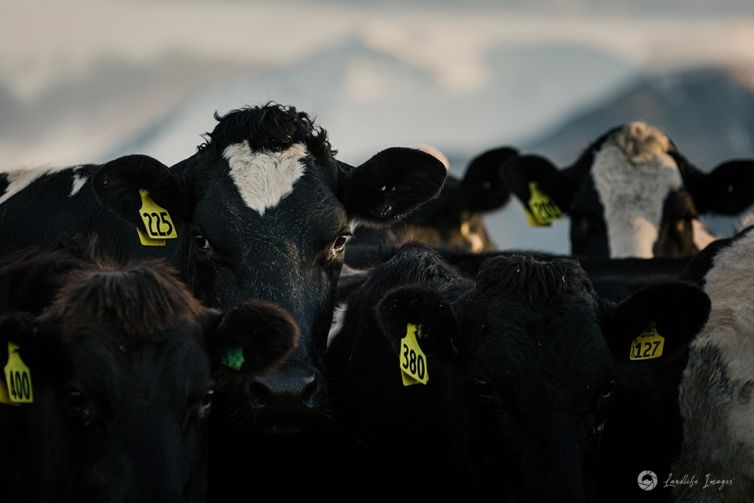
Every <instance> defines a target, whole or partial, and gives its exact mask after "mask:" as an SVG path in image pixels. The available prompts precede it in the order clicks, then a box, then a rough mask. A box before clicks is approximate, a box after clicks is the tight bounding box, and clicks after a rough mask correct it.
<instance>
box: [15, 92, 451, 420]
mask: <svg viewBox="0 0 754 503" xmlns="http://www.w3.org/2000/svg"><path fill="white" fill-rule="evenodd" d="M215 118H216V119H217V124H216V126H215V127H214V129H213V130H212V131H211V132H210V133H208V134H207V135H206V141H205V142H204V143H203V144H202V145H201V146H200V147H199V149H198V151H197V152H196V153H195V154H194V155H191V156H190V157H188V158H187V159H184V160H183V161H181V162H179V163H178V164H176V165H175V166H173V167H172V168H168V167H167V166H165V165H164V164H162V163H161V162H159V161H157V160H156V159H153V158H151V157H148V156H145V155H130V156H125V157H121V158H118V159H115V160H113V161H110V162H107V163H105V164H104V165H100V166H97V165H83V166H76V167H73V168H67V169H57V170H56V169H51V168H43V169H36V170H31V171H28V170H26V171H23V170H21V171H13V172H9V173H5V174H3V175H0V194H1V195H0V234H2V236H3V239H2V240H0V257H2V256H5V255H7V254H9V253H12V252H14V251H16V250H19V249H23V248H25V247H28V246H35V245H44V244H51V243H55V242H58V241H61V240H67V239H77V240H80V241H81V240H88V239H91V238H96V239H97V246H98V247H99V249H100V250H101V251H102V252H103V253H105V254H107V255H108V256H112V257H114V258H115V259H124V258H135V257H147V258H148V257H162V258H165V259H167V260H168V261H169V262H170V263H171V264H172V265H173V266H174V267H176V268H177V269H178V270H179V271H180V273H181V277H182V278H183V279H184V280H185V281H186V283H187V284H188V285H189V287H190V288H191V290H192V291H193V292H194V294H195V295H196V296H197V298H198V299H199V300H201V301H202V302H203V303H204V304H205V305H207V306H209V307H223V308H229V307H232V306H233V305H235V304H237V303H239V302H242V301H244V300H246V299H249V298H256V299H262V300H266V301H269V302H272V303H275V304H278V305H279V306H281V307H282V308H283V309H284V310H286V311H287V312H289V313H290V314H291V316H292V317H293V319H294V320H295V322H296V323H297V325H298V326H299V329H300V332H301V343H300V344H299V345H298V347H297V349H296V350H295V351H294V352H293V353H292V355H291V357H290V358H289V360H288V361H287V362H286V363H285V364H284V365H283V366H281V367H280V368H279V369H278V370H277V371H276V372H275V373H274V374H273V375H272V376H264V377H263V378H261V379H257V377H256V376H253V375H250V376H248V379H249V383H247V384H248V385H245V386H239V387H238V388H237V390H238V391H239V392H241V393H243V397H240V398H239V399H240V400H242V401H243V402H244V403H245V404H247V405H249V406H250V410H251V411H252V412H253V414H251V416H250V417H253V419H254V421H252V423H255V424H257V425H259V427H260V429H264V430H266V431H269V430H271V429H276V428H275V427H276V426H277V425H279V424H280V423H281V422H285V423H286V426H287V427H288V428H287V431H292V430H294V429H295V428H299V429H305V428H307V427H308V426H309V425H311V424H312V423H317V422H318V421H319V418H321V417H322V416H323V414H326V404H327V399H326V386H325V382H324V379H323V377H322V375H321V372H320V367H321V360H322V353H323V352H324V349H325V344H326V337H327V332H328V328H329V325H330V317H331V315H332V308H333V296H334V294H335V289H336V281H337V277H338V273H339V271H340V268H341V264H342V263H343V256H344V251H345V248H346V243H347V241H348V238H349V236H350V235H351V233H352V229H353V227H354V226H355V225H357V224H369V225H377V226H379V225H387V224H391V223H394V222H396V221H397V220H398V219H400V218H401V217H402V216H404V215H405V214H407V213H409V212H411V211H412V210H414V209H415V208H417V207H418V206H420V205H421V204H422V203H423V202H425V201H426V200H428V199H430V198H432V197H434V196H435V195H437V193H438V192H439V191H440V189H441V187H442V185H443V183H444V180H445V178H446V175H447V170H446V168H445V166H444V165H443V164H442V163H441V162H440V161H438V160H437V159H435V158H434V157H433V156H431V155H429V154H427V153H424V152H421V151H418V150H414V149H406V148H388V149H386V150H383V151H381V152H379V153H377V154H375V155H374V156H373V157H371V158H370V159H368V160H367V161H365V162H364V163H363V164H361V165H359V166H351V165H348V164H346V163H343V162H340V161H338V160H336V158H335V154H336V151H335V150H333V149H332V147H331V145H330V142H329V140H328V136H327V132H326V131H325V130H324V129H322V128H320V127H318V126H315V124H314V122H313V120H312V119H310V118H309V116H308V115H307V114H306V113H304V112H300V111H298V110H296V108H295V107H289V106H282V105H279V104H274V103H269V104H266V105H263V106H255V107H247V108H241V109H237V110H233V111H230V112H228V113H227V114H225V115H222V116H220V115H217V114H216V115H215ZM290 423H293V424H290ZM247 426H249V425H248V424H247ZM277 431H281V429H277Z"/></svg>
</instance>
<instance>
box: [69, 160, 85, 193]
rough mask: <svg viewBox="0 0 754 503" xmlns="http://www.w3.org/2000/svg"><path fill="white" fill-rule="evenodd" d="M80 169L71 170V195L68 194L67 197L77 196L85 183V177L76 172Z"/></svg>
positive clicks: (77, 167)
mask: <svg viewBox="0 0 754 503" xmlns="http://www.w3.org/2000/svg"><path fill="white" fill-rule="evenodd" d="M80 167H81V166H76V167H75V168H73V182H72V183H71V193H70V194H68V197H73V196H75V195H76V194H78V193H79V191H80V190H81V187H83V186H84V184H85V183H86V181H87V177H86V176H81V175H79V174H78V173H77V172H76V171H78V169H79V168H80Z"/></svg>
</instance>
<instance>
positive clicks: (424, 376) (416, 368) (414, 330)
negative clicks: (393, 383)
mask: <svg viewBox="0 0 754 503" xmlns="http://www.w3.org/2000/svg"><path fill="white" fill-rule="evenodd" d="M417 336H418V337H419V338H420V339H421V338H423V337H426V334H424V333H422V330H421V325H414V324H413V323H409V324H407V325H406V336H405V337H404V338H403V339H401V351H400V354H399V355H398V361H399V364H400V367H401V380H402V381H403V385H404V386H411V385H413V384H419V383H421V384H427V383H428V382H429V370H428V369H427V356H426V355H425V354H424V351H422V350H421V348H420V347H419V341H417V340H416V337H417Z"/></svg>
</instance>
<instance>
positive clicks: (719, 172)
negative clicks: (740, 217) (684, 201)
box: [689, 160, 754, 215]
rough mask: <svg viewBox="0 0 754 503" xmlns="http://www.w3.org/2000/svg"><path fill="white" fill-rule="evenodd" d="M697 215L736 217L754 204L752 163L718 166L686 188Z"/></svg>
mask: <svg viewBox="0 0 754 503" xmlns="http://www.w3.org/2000/svg"><path fill="white" fill-rule="evenodd" d="M689 192H691V195H692V196H693V197H694V204H695V205H696V208H697V210H698V211H699V212H700V213H708V212H713V213H723V214H727V215H735V214H737V213H741V212H742V211H744V210H746V209H747V208H749V207H750V206H751V205H752V204H754V160H735V161H728V162H725V163H723V164H720V165H719V166H718V167H717V168H715V169H714V170H713V171H712V172H711V173H708V174H706V175H703V176H701V177H699V178H698V180H697V181H696V183H693V184H692V185H691V186H690V187H689Z"/></svg>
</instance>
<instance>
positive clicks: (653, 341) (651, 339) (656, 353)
mask: <svg viewBox="0 0 754 503" xmlns="http://www.w3.org/2000/svg"><path fill="white" fill-rule="evenodd" d="M663 349H665V338H664V337H663V336H661V335H660V334H659V333H658V332H657V329H656V328H655V322H654V321H653V322H651V323H650V324H649V327H648V328H647V329H646V330H644V331H643V332H642V333H641V334H640V335H639V337H637V338H636V339H634V340H632V341H631V353H630V354H629V358H630V359H631V360H653V359H655V358H659V357H661V356H662V350H663Z"/></svg>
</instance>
